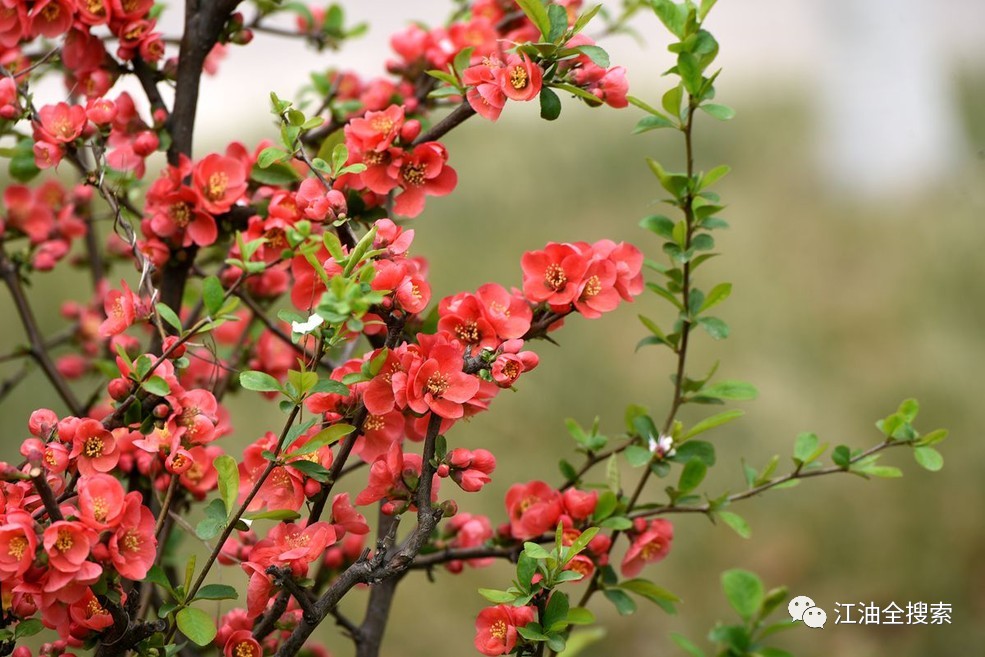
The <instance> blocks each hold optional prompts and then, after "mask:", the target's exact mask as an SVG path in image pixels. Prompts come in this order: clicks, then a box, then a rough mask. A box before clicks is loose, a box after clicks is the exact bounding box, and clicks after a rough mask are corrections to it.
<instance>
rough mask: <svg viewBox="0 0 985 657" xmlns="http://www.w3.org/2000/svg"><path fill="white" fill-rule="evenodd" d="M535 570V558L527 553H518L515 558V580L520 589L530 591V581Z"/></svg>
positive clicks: (525, 591)
mask: <svg viewBox="0 0 985 657" xmlns="http://www.w3.org/2000/svg"><path fill="white" fill-rule="evenodd" d="M536 572H537V560H536V559H534V558H533V557H531V556H530V555H529V554H525V553H523V552H521V553H520V556H519V558H517V560H516V581H517V583H518V584H519V585H520V590H522V591H523V592H524V593H529V592H530V582H531V581H532V580H533V578H534V574H535V573H536Z"/></svg>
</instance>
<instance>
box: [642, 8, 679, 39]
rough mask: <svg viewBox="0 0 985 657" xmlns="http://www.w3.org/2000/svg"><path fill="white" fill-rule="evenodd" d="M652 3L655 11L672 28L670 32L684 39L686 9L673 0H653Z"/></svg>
mask: <svg viewBox="0 0 985 657" xmlns="http://www.w3.org/2000/svg"><path fill="white" fill-rule="evenodd" d="M650 5H651V6H652V7H653V13H655V14H656V15H657V18H659V19H660V22H661V23H663V24H664V26H665V27H666V28H667V29H668V30H670V33H671V34H673V35H674V36H676V37H677V38H678V39H683V38H684V22H685V20H686V18H687V15H686V13H685V11H686V9H684V7H683V6H680V5H677V4H676V3H674V2H671V0H651V2H650Z"/></svg>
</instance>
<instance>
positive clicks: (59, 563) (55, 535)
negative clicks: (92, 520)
mask: <svg viewBox="0 0 985 657" xmlns="http://www.w3.org/2000/svg"><path fill="white" fill-rule="evenodd" d="M92 536H93V532H92V530H91V529H88V528H87V527H86V526H85V525H83V524H82V523H81V522H71V521H68V520H58V521H56V522H53V523H51V525H50V526H49V527H48V528H47V529H45V530H44V536H43V541H44V549H45V552H47V553H48V563H49V565H51V567H52V568H53V569H55V570H57V571H59V572H62V573H75V572H77V571H79V570H81V569H83V568H84V567H85V566H84V564H86V563H87V561H86V559H88V558H89V549H90V547H91V545H92V540H91V537H92Z"/></svg>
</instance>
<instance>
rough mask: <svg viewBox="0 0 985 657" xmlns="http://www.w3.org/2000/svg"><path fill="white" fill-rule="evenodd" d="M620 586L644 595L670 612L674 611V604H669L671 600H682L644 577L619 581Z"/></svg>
mask: <svg viewBox="0 0 985 657" xmlns="http://www.w3.org/2000/svg"><path fill="white" fill-rule="evenodd" d="M619 587H620V588H623V589H626V590H627V591H632V592H633V593H635V594H636V595H638V596H641V597H644V598H646V599H647V600H649V601H651V602H654V603H656V604H658V605H660V606H661V607H663V608H664V610H667V611H668V613H673V609H674V608H673V606H672V605H667V603H671V602H680V601H681V599H680V598H679V597H677V596H676V595H674V594H673V593H671V592H670V591H668V590H667V589H665V588H663V587H661V586H657V585H656V584H654V583H653V582H651V581H650V580H648V579H644V578H642V577H637V578H635V579H627V580H626V581H624V582H620V583H619Z"/></svg>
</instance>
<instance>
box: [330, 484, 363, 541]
mask: <svg viewBox="0 0 985 657" xmlns="http://www.w3.org/2000/svg"><path fill="white" fill-rule="evenodd" d="M332 522H333V523H334V524H335V527H336V532H337V533H338V534H339V536H340V537H341V536H342V535H343V534H344V533H345V532H352V533H353V534H368V533H369V525H367V524H366V518H364V517H363V514H361V513H359V512H358V511H356V508H355V507H354V506H352V502H350V501H349V493H339V494H338V495H336V496H335V497H334V498H332ZM340 529H341V531H339V530H340Z"/></svg>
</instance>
